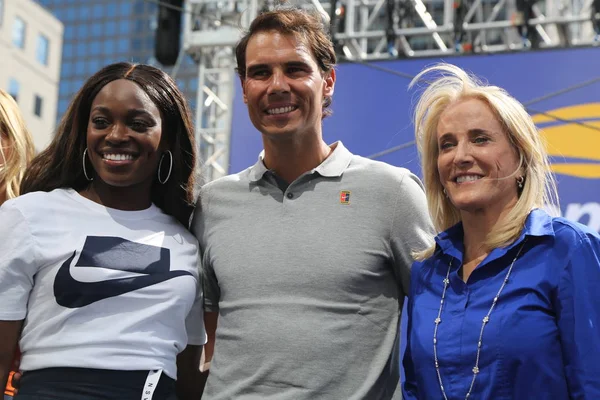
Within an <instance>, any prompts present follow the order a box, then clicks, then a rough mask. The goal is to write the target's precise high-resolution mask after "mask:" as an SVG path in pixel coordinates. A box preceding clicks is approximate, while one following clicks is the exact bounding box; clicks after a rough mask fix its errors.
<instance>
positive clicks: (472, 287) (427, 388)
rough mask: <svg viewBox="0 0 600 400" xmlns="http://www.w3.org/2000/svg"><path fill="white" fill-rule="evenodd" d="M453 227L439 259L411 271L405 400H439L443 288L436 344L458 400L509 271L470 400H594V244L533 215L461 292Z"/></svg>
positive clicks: (599, 383)
mask: <svg viewBox="0 0 600 400" xmlns="http://www.w3.org/2000/svg"><path fill="white" fill-rule="evenodd" d="M462 239H463V230H462V225H461V224H458V225H456V226H454V227H452V228H450V229H448V230H447V231H445V232H442V233H441V234H439V235H438V236H437V237H436V243H437V247H436V252H435V254H434V255H433V256H432V257H430V258H429V259H427V260H425V261H423V262H416V263H415V264H414V265H413V269H412V276H411V290H410V296H409V300H408V328H407V349H406V353H405V357H404V362H403V363H404V368H405V375H406V382H405V384H404V396H405V397H404V398H405V399H420V400H423V399H435V400H440V399H443V396H442V392H441V390H440V385H439V383H438V377H437V373H436V369H435V362H434V355H433V331H434V327H435V323H434V320H435V319H436V317H437V313H438V310H439V306H440V300H441V298H442V289H443V286H444V284H443V280H444V278H445V277H446V273H447V271H448V265H449V263H450V261H452V269H451V272H450V277H449V280H450V284H449V286H448V289H447V292H446V298H445V301H444V307H443V310H442V315H441V323H440V324H439V328H438V334H437V352H438V360H439V368H440V374H441V379H442V383H443V385H444V389H445V392H446V395H447V396H448V399H452V400H454V399H461V400H462V399H464V398H465V395H466V394H467V392H468V391H469V386H470V384H471V380H472V377H473V367H474V366H475V358H476V354H477V341H478V338H479V333H480V330H481V324H482V319H483V317H484V316H485V315H486V314H487V312H488V310H489V309H490V306H491V305H492V300H493V298H494V296H495V295H496V293H497V292H498V289H499V288H500V286H501V285H502V282H503V280H504V278H505V276H506V273H507V271H508V268H509V266H510V264H511V262H512V261H513V259H514V258H515V256H516V255H517V253H518V251H519V248H520V247H521V245H522V244H523V242H524V240H525V242H524V246H523V249H522V251H521V253H520V256H519V258H518V259H517V261H516V262H515V264H514V267H513V270H512V272H511V275H510V278H509V280H508V283H507V284H506V286H505V287H504V290H503V291H502V293H501V295H500V297H499V299H498V302H497V305H496V307H495V308H494V310H493V311H492V313H491V315H490V319H489V322H488V323H487V326H486V327H485V330H484V333H483V339H482V342H483V344H482V348H481V353H480V360H479V374H478V375H477V378H476V380H475V384H474V386H473V391H472V393H471V396H470V399H478V400H479V399H494V400H502V399H506V400H508V399H510V400H520V399H523V400H531V399H536V400H543V399H552V400H557V399H595V400H597V399H600V236H598V234H597V233H596V232H592V231H591V230H589V229H587V227H585V226H583V225H581V224H577V223H574V222H570V221H568V220H566V219H564V218H552V217H550V216H549V215H548V214H546V213H545V212H544V211H542V210H534V211H532V212H531V213H530V215H529V216H528V218H527V221H526V224H525V228H524V230H523V232H522V233H521V236H520V237H519V238H518V239H517V240H516V241H515V242H514V243H513V244H511V245H510V246H508V247H505V248H497V249H494V250H493V251H492V252H491V253H490V254H489V255H488V256H487V257H486V258H485V259H484V260H483V261H482V262H481V264H480V265H479V266H478V267H477V268H476V269H475V270H474V271H473V273H472V274H471V276H470V277H469V279H468V282H467V283H465V282H463V280H462V279H461V278H460V276H459V274H458V270H459V268H460V266H461V265H462V257H463V243H462Z"/></svg>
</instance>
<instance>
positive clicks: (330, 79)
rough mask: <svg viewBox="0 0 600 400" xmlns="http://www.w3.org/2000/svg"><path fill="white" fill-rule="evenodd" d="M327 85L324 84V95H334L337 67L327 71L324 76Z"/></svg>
mask: <svg viewBox="0 0 600 400" xmlns="http://www.w3.org/2000/svg"><path fill="white" fill-rule="evenodd" d="M324 81H325V85H323V97H332V96H333V89H334V87H335V69H333V68H331V71H329V72H327V73H326V75H325V76H324Z"/></svg>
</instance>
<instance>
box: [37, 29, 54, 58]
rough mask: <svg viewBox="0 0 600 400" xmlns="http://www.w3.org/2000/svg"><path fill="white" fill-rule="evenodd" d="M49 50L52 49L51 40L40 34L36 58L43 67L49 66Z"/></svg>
mask: <svg viewBox="0 0 600 400" xmlns="http://www.w3.org/2000/svg"><path fill="white" fill-rule="evenodd" d="M49 48H50V40H49V39H48V38H47V37H46V36H44V35H42V34H41V33H40V34H39V36H38V42H37V49H36V52H35V58H37V60H38V61H39V62H40V63H41V64H43V65H48V51H49Z"/></svg>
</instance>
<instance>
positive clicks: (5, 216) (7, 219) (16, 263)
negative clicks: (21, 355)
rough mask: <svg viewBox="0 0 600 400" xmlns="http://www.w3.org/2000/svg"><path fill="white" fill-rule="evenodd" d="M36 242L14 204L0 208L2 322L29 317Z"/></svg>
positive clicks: (0, 308)
mask: <svg viewBox="0 0 600 400" xmlns="http://www.w3.org/2000/svg"><path fill="white" fill-rule="evenodd" d="M35 254H36V252H35V240H34V238H33V237H32V235H31V231H30V229H29V223H28V221H27V220H26V219H25V217H24V216H23V214H22V213H21V211H20V210H19V209H18V208H17V207H16V205H15V204H14V203H13V202H7V203H4V204H3V205H2V207H0V320H5V321H18V320H22V319H24V318H25V316H26V315H27V302H28V300H29V293H30V292H31V289H32V288H33V277H34V275H35V274H36V273H37V271H38V268H39V265H37V262H36V257H35Z"/></svg>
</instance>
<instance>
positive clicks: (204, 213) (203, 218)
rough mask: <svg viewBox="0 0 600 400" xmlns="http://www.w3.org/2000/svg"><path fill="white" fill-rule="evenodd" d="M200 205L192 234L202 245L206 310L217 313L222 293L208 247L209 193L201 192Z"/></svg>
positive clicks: (201, 273)
mask: <svg viewBox="0 0 600 400" xmlns="http://www.w3.org/2000/svg"><path fill="white" fill-rule="evenodd" d="M198 203H199V204H198V206H197V207H196V212H195V213H194V218H193V220H192V232H193V233H194V235H196V238H197V239H198V243H199V245H200V258H199V268H200V281H201V282H202V291H203V298H204V309H205V311H209V312H217V311H219V299H220V297H221V291H220V289H219V282H218V281H217V278H216V276H215V273H214V270H213V268H212V265H211V263H210V249H208V248H207V245H206V235H207V230H208V229H209V226H208V225H207V219H208V218H209V214H210V211H209V193H208V192H207V191H204V192H201V194H200V200H199V201H198Z"/></svg>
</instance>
